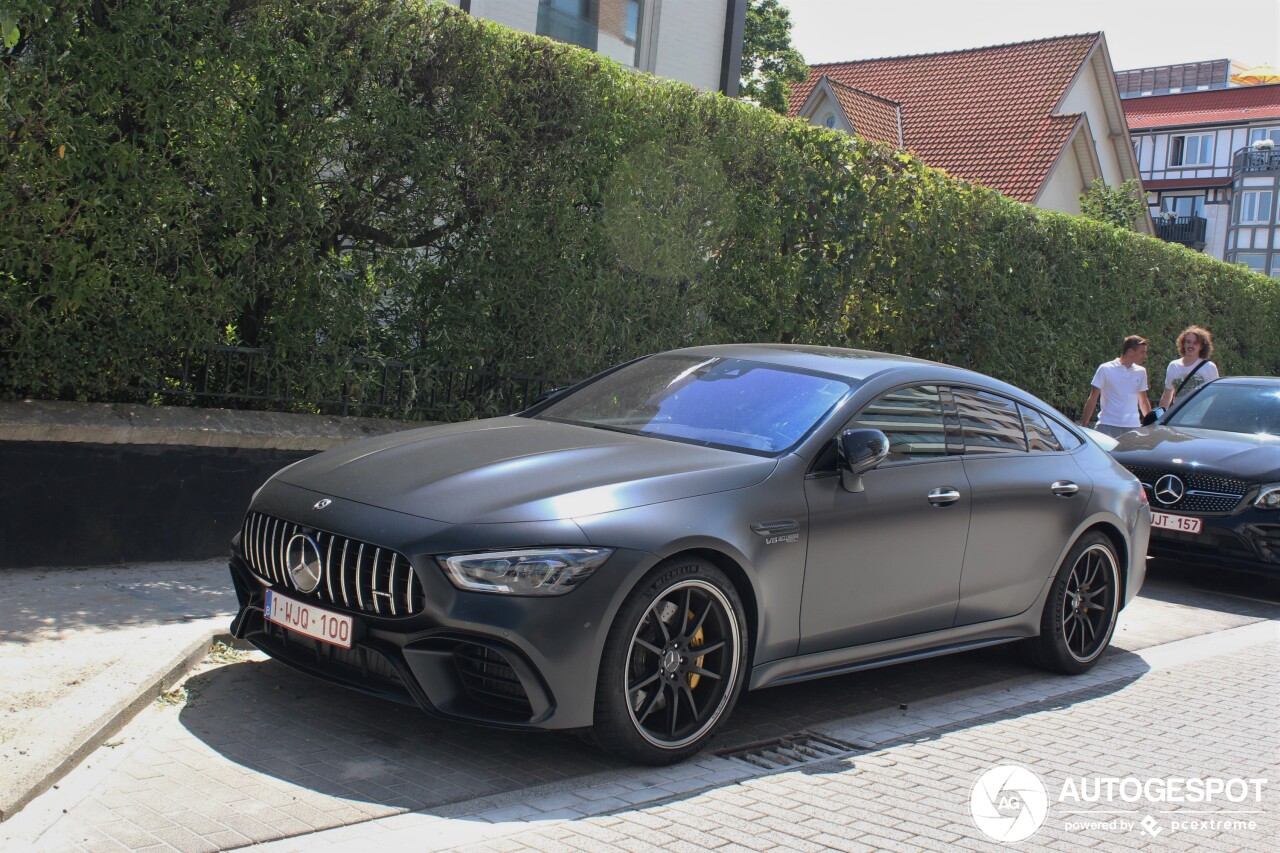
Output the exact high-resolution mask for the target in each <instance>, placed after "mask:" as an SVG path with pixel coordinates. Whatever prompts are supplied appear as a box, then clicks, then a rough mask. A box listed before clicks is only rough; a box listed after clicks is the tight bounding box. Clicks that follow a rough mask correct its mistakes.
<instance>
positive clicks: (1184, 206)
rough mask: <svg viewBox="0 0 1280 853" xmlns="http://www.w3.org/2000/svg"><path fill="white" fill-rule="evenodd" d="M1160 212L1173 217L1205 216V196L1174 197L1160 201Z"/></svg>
mask: <svg viewBox="0 0 1280 853" xmlns="http://www.w3.org/2000/svg"><path fill="white" fill-rule="evenodd" d="M1160 212H1161V213H1167V214H1170V215H1171V216H1199V217H1203V216H1204V196H1202V195H1174V196H1168V195H1167V196H1165V197H1164V198H1162V199H1160Z"/></svg>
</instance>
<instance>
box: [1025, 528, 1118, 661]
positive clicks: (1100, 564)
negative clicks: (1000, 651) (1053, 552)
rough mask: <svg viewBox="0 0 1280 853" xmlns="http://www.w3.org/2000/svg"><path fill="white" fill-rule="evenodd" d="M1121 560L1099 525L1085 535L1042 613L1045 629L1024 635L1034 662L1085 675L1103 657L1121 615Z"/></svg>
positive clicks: (1029, 658)
mask: <svg viewBox="0 0 1280 853" xmlns="http://www.w3.org/2000/svg"><path fill="white" fill-rule="evenodd" d="M1119 565H1120V561H1119V559H1118V558H1117V557H1116V551H1115V546H1114V545H1112V544H1111V540H1110V539H1108V538H1107V537H1106V536H1104V535H1103V534H1101V533H1099V532H1097V531H1091V532H1089V533H1086V534H1085V535H1084V536H1081V537H1080V538H1079V539H1078V540H1076V543H1075V544H1074V545H1072V546H1071V550H1070V551H1068V552H1067V557H1066V559H1065V560H1063V561H1062V567H1061V568H1060V569H1058V574H1057V576H1056V577H1055V578H1054V579H1053V586H1052V587H1051V588H1050V590H1049V597H1048V599H1047V600H1046V601H1045V604H1044V613H1043V614H1042V615H1041V617H1040V635H1039V636H1038V637H1032V638H1031V639H1029V640H1024V641H1023V643H1022V644H1021V651H1022V654H1023V657H1024V658H1025V659H1026V660H1027V662H1028V663H1031V664H1034V665H1035V666H1038V667H1041V668H1043V669H1048V670H1051V671H1053V672H1062V673H1066V674H1068V675H1079V674H1080V673H1082V672H1087V671H1088V670H1090V669H1092V668H1093V665H1094V664H1096V663H1097V662H1098V659H1099V658H1101V657H1102V653H1103V652H1105V651H1106V649H1107V645H1108V644H1109V643H1110V642H1111V635H1112V633H1113V632H1114V631H1115V628H1116V619H1117V618H1118V617H1119V615H1120V569H1119Z"/></svg>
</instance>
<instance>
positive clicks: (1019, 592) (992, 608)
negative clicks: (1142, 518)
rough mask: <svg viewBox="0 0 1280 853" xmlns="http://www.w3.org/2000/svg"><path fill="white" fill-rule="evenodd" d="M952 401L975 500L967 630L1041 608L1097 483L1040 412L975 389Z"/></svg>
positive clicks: (961, 618) (963, 605) (960, 617)
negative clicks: (1044, 592)
mask: <svg viewBox="0 0 1280 853" xmlns="http://www.w3.org/2000/svg"><path fill="white" fill-rule="evenodd" d="M952 396H953V398H954V400H955V404H956V408H957V410H958V413H959V416H960V428H961V435H962V436H963V438H964V472H965V476H966V478H967V479H968V481H969V488H970V490H971V500H972V517H971V519H970V522H969V545H968V547H967V548H966V549H965V556H964V573H963V575H962V576H961V579H960V608H959V610H958V611H957V614H956V624H957V625H970V624H973V623H976V622H985V621H988V620H991V619H999V618H1002V617H1005V616H1013V615H1016V614H1018V613H1021V612H1023V611H1024V610H1026V609H1027V608H1028V607H1030V606H1032V605H1033V604H1034V603H1035V602H1036V598H1037V596H1038V595H1039V593H1040V590H1041V589H1042V588H1043V587H1044V584H1045V581H1046V580H1047V579H1048V577H1049V575H1050V574H1051V573H1052V572H1053V570H1054V568H1055V565H1056V563H1057V561H1058V557H1059V555H1060V554H1061V552H1062V550H1063V549H1064V548H1065V547H1066V546H1067V544H1068V542H1069V541H1070V538H1071V535H1072V533H1073V532H1074V530H1075V528H1076V526H1077V525H1078V524H1079V523H1080V520H1081V518H1083V516H1084V511H1085V508H1086V506H1087V505H1088V503H1089V494H1090V492H1091V491H1092V488H1093V485H1092V482H1091V481H1090V480H1089V478H1088V477H1087V476H1086V475H1085V473H1084V471H1083V470H1081V468H1080V466H1079V465H1077V464H1076V461H1075V459H1074V457H1073V456H1072V455H1071V454H1070V453H1067V452H1065V451H1064V449H1063V447H1062V445H1061V443H1060V442H1059V439H1058V438H1057V437H1056V436H1055V435H1054V432H1053V430H1052V429H1051V428H1050V426H1049V423H1048V421H1047V418H1046V416H1045V415H1043V414H1042V413H1040V412H1037V411H1036V410H1034V409H1032V408H1030V407H1027V406H1023V405H1020V404H1018V403H1015V402H1014V401H1013V400H1010V399H1008V398H1006V397H1003V396H1000V395H998V394H992V393H989V392H986V391H980V390H977V389H968V388H954V389H952Z"/></svg>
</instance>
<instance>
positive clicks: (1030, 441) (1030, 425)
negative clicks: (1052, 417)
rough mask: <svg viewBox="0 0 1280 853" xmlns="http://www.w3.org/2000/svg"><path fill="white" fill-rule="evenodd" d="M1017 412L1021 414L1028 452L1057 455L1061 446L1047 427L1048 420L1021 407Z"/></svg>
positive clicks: (1032, 410)
mask: <svg viewBox="0 0 1280 853" xmlns="http://www.w3.org/2000/svg"><path fill="white" fill-rule="evenodd" d="M1018 411H1019V412H1021V413H1022V426H1023V427H1024V428H1025V429H1026V431H1027V449H1028V450H1030V451H1031V452H1032V453H1057V452H1058V451H1060V450H1062V444H1061V443H1060V442H1059V441H1058V438H1057V436H1055V435H1054V434H1053V430H1052V429H1051V428H1050V427H1049V420H1048V418H1046V417H1045V416H1044V415H1042V414H1040V413H1039V412H1037V411H1036V410H1035V409H1028V408H1027V407H1026V406H1023V405H1019V406H1018Z"/></svg>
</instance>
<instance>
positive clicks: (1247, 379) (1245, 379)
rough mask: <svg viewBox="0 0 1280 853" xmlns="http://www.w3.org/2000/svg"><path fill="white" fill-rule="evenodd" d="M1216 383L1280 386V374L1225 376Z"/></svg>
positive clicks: (1215, 382)
mask: <svg viewBox="0 0 1280 853" xmlns="http://www.w3.org/2000/svg"><path fill="white" fill-rule="evenodd" d="M1213 384H1214V385H1268V386H1275V387H1277V388H1280V376H1224V377H1222V378H1221V379H1218V380H1216V381H1214V383H1213Z"/></svg>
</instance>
